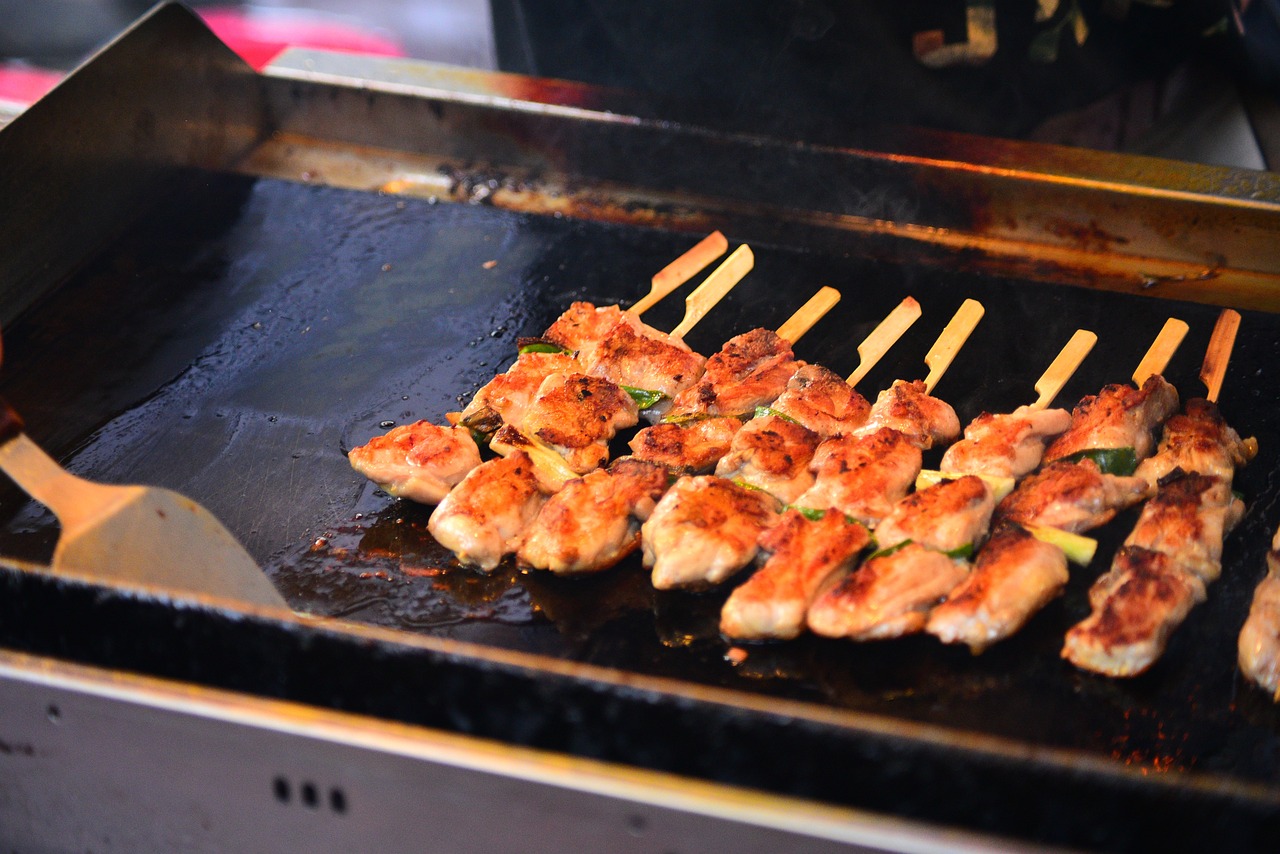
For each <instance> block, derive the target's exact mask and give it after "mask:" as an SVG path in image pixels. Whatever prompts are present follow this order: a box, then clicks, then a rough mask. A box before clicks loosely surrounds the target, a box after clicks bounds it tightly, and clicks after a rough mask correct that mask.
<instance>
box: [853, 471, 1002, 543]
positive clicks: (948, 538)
mask: <svg viewBox="0 0 1280 854" xmlns="http://www.w3.org/2000/svg"><path fill="white" fill-rule="evenodd" d="M995 506H996V498H995V493H994V492H992V490H991V487H990V486H988V485H987V484H986V482H985V481H983V480H982V478H980V477H976V476H974V475H964V476H963V477H959V478H956V479H955V480H941V481H939V482H938V483H935V484H934V485H933V486H930V487H928V488H926V489H921V490H919V491H917V492H913V493H911V494H910V495H907V496H905V497H904V498H902V499H900V500H899V501H898V502H897V503H896V504H894V505H893V509H892V510H891V511H890V512H889V515H888V516H886V517H884V519H882V520H881V521H880V524H879V525H877V526H876V544H877V546H878V548H881V549H886V548H892V547H893V546H896V545H898V544H899V543H902V542H905V541H907V540H911V541H912V542H915V543H919V544H920V545H922V546H925V547H927V548H931V549H933V550H935V551H940V552H956V551H958V550H960V549H962V548H964V547H965V546H973V547H974V548H975V549H976V547H977V545H978V544H979V542H980V541H981V540H982V539H983V538H984V537H985V536H986V533H987V526H988V524H989V523H990V522H991V512H992V511H993V510H994V509H995Z"/></svg>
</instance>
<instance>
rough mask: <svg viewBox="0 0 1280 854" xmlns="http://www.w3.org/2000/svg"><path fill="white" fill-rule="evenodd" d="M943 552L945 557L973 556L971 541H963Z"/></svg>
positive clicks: (966, 557)
mask: <svg viewBox="0 0 1280 854" xmlns="http://www.w3.org/2000/svg"><path fill="white" fill-rule="evenodd" d="M944 554H945V555H946V556H947V557H958V558H964V559H965V560H968V559H969V558H971V557H973V543H965V544H964V545H963V546H961V547H960V548H958V549H952V550H951V551H949V552H944Z"/></svg>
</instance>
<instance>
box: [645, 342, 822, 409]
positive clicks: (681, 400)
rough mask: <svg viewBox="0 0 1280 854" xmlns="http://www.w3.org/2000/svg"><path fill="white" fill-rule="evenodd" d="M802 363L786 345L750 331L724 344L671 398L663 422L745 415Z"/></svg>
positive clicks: (765, 401)
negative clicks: (692, 382) (694, 379)
mask: <svg viewBox="0 0 1280 854" xmlns="http://www.w3.org/2000/svg"><path fill="white" fill-rule="evenodd" d="M802 364H803V363H802V362H798V361H796V357H795V354H794V353H793V352H792V351H791V345H790V344H789V343H788V342H787V341H786V340H785V339H783V338H779V337H778V335H777V333H774V332H771V331H770V330H768V329H753V330H751V331H750V332H744V333H743V334H741V335H736V336H734V337H733V338H730V339H729V340H728V341H726V342H725V344H724V346H723V347H721V348H720V350H719V351H717V352H716V354H715V355H713V356H712V357H711V358H709V359H707V364H706V369H705V371H704V372H703V374H702V378H701V379H700V380H698V382H697V383H696V384H695V385H693V386H691V387H689V388H687V389H685V390H684V391H682V392H680V394H678V395H676V397H675V399H674V400H673V401H672V403H671V409H670V411H669V412H668V413H667V415H666V418H667V419H668V420H673V421H674V420H680V421H684V420H688V419H690V418H697V417H699V416H707V415H746V414H748V413H751V412H754V411H755V408H756V407H757V406H761V405H764V404H768V403H772V402H773V401H774V400H776V399H777V397H778V395H780V394H782V392H783V391H784V390H785V389H786V387H787V381H788V380H790V379H791V377H792V375H793V374H794V373H795V372H796V370H797V369H798V368H800V367H801V365H802Z"/></svg>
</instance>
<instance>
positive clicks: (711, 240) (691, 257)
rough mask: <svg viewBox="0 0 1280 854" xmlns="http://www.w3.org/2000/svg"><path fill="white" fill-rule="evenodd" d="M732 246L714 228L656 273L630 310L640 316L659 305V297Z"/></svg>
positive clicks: (669, 291) (698, 271)
mask: <svg viewBox="0 0 1280 854" xmlns="http://www.w3.org/2000/svg"><path fill="white" fill-rule="evenodd" d="M728 249H729V241H728V240H726V239H725V236H724V235H723V234H721V233H720V232H718V231H713V232H711V233H710V234H708V235H707V236H706V237H704V238H702V240H700V241H698V244H697V245H696V246H694V247H693V248H692V249H690V250H689V251H688V252H686V253H684V254H683V255H681V256H680V257H679V258H677V259H676V260H674V261H672V262H671V263H670V264H668V265H667V266H665V267H663V268H662V269H661V270H659V271H658V272H657V273H655V274H654V276H653V279H652V280H651V281H650V283H649V293H647V294H645V295H644V296H643V297H641V298H640V300H639V301H638V302H636V304H635V305H633V306H631V308H629V309H627V311H629V312H631V313H632V314H635V315H637V316H639V315H641V314H644V313H645V312H646V311H648V310H649V309H651V308H653V307H654V306H655V305H657V303H658V301H659V300H661V299H662V298H663V297H665V296H666V295H667V294H669V293H671V292H672V291H674V290H675V289H676V288H678V287H680V286H681V285H683V284H684V283H685V282H687V281H689V280H690V279H692V278H693V277H694V276H696V275H698V273H701V272H702V270H703V268H705V267H706V266H707V265H708V264H710V263H711V262H712V261H714V260H716V259H717V258H719V257H720V256H721V255H723V254H724V253H725V252H727V251H728Z"/></svg>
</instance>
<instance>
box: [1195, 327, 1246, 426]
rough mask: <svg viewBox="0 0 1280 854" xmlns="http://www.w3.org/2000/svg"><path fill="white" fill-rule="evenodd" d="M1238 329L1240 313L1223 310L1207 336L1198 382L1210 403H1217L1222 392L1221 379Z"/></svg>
mask: <svg viewBox="0 0 1280 854" xmlns="http://www.w3.org/2000/svg"><path fill="white" fill-rule="evenodd" d="M1239 329H1240V312H1238V311H1235V310H1234V309H1230V308H1224V309H1223V310H1222V313H1221V314H1219V315H1218V322H1217V323H1215V324H1214V325H1213V334H1212V335H1210V336H1209V348H1208V349H1207V350H1205V352H1204V362H1203V363H1202V364H1201V365H1200V381H1201V382H1203V383H1204V384H1205V388H1207V389H1208V390H1209V391H1208V393H1207V394H1206V395H1205V398H1206V399H1207V400H1208V401H1209V402H1210V403H1217V402H1218V392H1220V391H1222V378H1223V377H1225V376H1226V374H1227V362H1229V361H1230V360H1231V350H1232V348H1233V347H1235V344H1236V332H1237V331H1238V330H1239Z"/></svg>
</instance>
